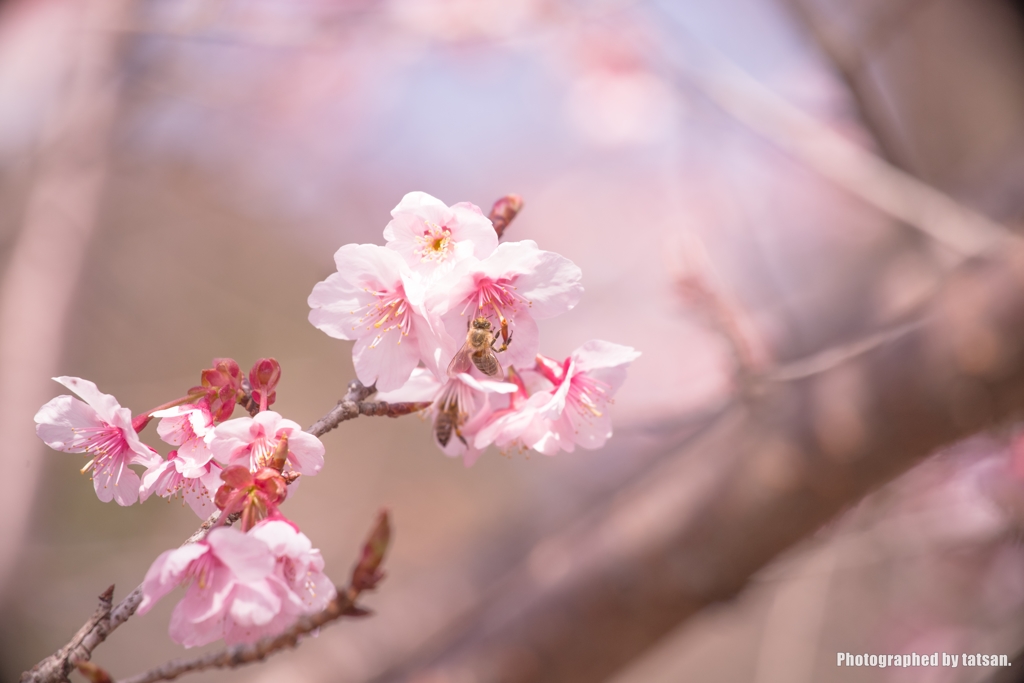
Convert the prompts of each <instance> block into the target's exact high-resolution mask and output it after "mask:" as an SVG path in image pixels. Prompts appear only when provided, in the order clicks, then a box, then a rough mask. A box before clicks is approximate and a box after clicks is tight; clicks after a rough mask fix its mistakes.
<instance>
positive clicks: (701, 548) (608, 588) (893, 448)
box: [379, 240, 1024, 683]
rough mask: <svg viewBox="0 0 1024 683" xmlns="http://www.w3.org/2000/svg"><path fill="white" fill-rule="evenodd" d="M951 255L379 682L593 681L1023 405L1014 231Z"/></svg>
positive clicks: (1022, 277) (1022, 330)
mask: <svg viewBox="0 0 1024 683" xmlns="http://www.w3.org/2000/svg"><path fill="white" fill-rule="evenodd" d="M1005 244H1006V246H1005V248H1004V249H1003V251H1002V254H1001V255H1000V256H999V257H990V258H985V259H980V258H979V259H973V260H971V261H969V262H967V263H965V264H964V265H963V266H961V267H959V268H958V269H956V270H955V271H954V272H953V273H952V274H951V275H950V277H949V279H948V280H947V282H946V283H945V285H944V287H943V288H942V290H941V291H940V293H939V294H937V295H936V297H935V298H934V300H933V301H932V302H931V303H930V304H929V305H928V306H927V307H926V309H925V310H923V311H922V313H921V318H920V323H919V324H916V325H909V326H907V327H906V328H905V330H904V331H901V332H902V333H901V334H899V335H896V336H893V337H892V338H891V339H888V340H885V341H883V342H882V343H879V344H877V345H875V346H873V347H869V348H868V349H867V350H865V351H864V352H863V353H860V354H857V355H852V356H850V357H849V358H848V359H846V360H844V361H843V362H840V363H838V364H835V365H826V366H824V367H823V368H822V369H821V371H820V372H815V373H813V374H810V375H806V376H802V377H800V378H799V379H795V380H793V381H788V382H775V383H770V384H769V385H767V386H766V388H765V393H764V395H763V397H762V399H761V400H760V401H759V402H756V403H752V404H749V405H748V406H746V407H743V408H741V409H738V410H737V411H734V413H733V414H732V415H731V416H730V419H728V420H724V421H723V422H721V423H720V424H718V425H717V426H716V427H715V428H714V429H713V430H712V431H711V432H710V433H709V434H708V435H706V436H705V437H704V438H703V439H702V440H700V441H699V442H698V443H696V444H695V445H693V446H692V447H691V448H689V449H688V450H687V451H686V452H685V453H682V454H680V455H679V456H678V457H676V458H674V459H672V460H670V461H668V462H665V463H664V464H662V465H661V466H659V467H657V468H656V469H655V470H653V471H652V472H651V473H650V474H649V476H647V477H646V478H645V479H643V480H642V481H641V482H639V483H638V484H637V485H636V486H634V487H632V488H630V489H629V490H627V491H624V492H623V493H622V494H621V495H619V496H617V497H616V498H615V499H614V500H612V501H611V502H610V503H608V504H606V505H605V506H604V507H603V508H601V509H600V510H597V511H595V512H593V513H592V514H591V515H590V516H589V517H588V518H587V519H585V520H583V521H581V522H580V523H579V524H577V525H576V526H575V527H573V528H572V529H570V530H568V531H566V532H564V533H560V534H557V535H553V536H551V537H549V538H547V539H545V540H543V541H542V542H541V543H540V544H539V545H538V546H537V547H536V548H535V549H534V551H533V552H532V553H530V554H529V559H528V561H527V562H525V563H524V564H523V565H522V566H521V567H519V568H517V569H516V570H515V571H514V572H513V574H512V575H511V576H510V577H509V578H508V579H507V581H505V582H503V584H502V585H503V586H504V587H503V588H502V589H501V590H500V591H499V592H497V593H496V594H495V595H494V596H492V599H491V600H490V601H489V602H488V604H486V605H485V606H483V607H482V608H480V609H479V611H477V612H476V613H474V614H471V615H469V616H468V617H467V618H466V620H465V622H464V624H463V626H462V627H461V628H458V629H456V630H454V631H453V632H452V633H451V634H449V635H448V636H447V637H446V638H445V639H443V640H442V641H441V642H440V643H439V644H438V646H437V647H436V648H435V649H434V650H432V651H431V652H427V653H424V654H423V655H421V657H419V658H417V659H416V660H414V661H412V662H409V663H407V664H405V665H403V666H400V667H398V668H396V669H395V670H393V671H391V672H389V673H388V674H386V675H384V676H383V677H381V678H380V679H379V680H381V681H399V680H459V681H465V682H467V683H471V682H472V683H482V682H491V681H495V682H496V681H502V683H526V682H530V683H538V682H541V681H559V682H560V683H573V682H575V681H594V680H602V679H604V678H605V677H607V676H609V675H610V674H611V673H613V672H614V671H616V670H618V669H619V668H621V667H622V666H624V665H625V664H626V663H628V662H629V661H631V660H632V659H633V658H635V657H636V656H638V655H639V654H641V653H642V652H643V651H644V650H645V649H646V648H648V647H649V646H650V645H652V644H653V643H654V642H656V641H657V640H658V639H659V638H661V637H662V636H663V635H665V634H666V633H667V632H668V631H670V630H671V629H673V628H675V627H676V626H677V625H678V624H679V623H681V622H682V621H684V620H685V619H686V618H688V617H689V616H691V615H693V614H694V613H696V612H697V611H698V610H700V609H702V608H703V607H705V606H707V605H709V604H712V603H714V602H718V601H721V600H726V599H729V598H731V597H733V596H735V595H736V594H737V593H738V592H739V591H741V590H742V589H743V587H744V585H745V584H746V583H747V581H748V580H749V579H750V577H751V576H752V575H753V574H754V573H755V572H757V571H758V570H759V569H760V568H761V567H763V566H764V565H765V564H767V563H768V562H769V561H771V560H772V558H774V557H775V556H777V555H778V554H779V553H780V552H782V551H783V550H785V549H786V548H788V547H790V546H791V545H793V544H794V543H796V542H797V541H799V540H800V539H802V538H804V537H805V536H807V535H808V534H810V533H813V532H814V531H815V530H816V529H817V528H819V527H820V526H821V525H822V524H823V523H825V522H826V521H828V520H829V519H831V518H832V517H834V516H835V515H837V514H838V513H839V512H841V511H842V510H843V509H844V508H845V507H847V506H849V505H851V504H852V503H854V502H856V501H857V500H859V499H860V498H861V497H862V496H864V495H865V494H866V493H868V492H869V491H871V490H872V489H874V488H876V487H878V486H880V485H881V484H883V483H885V482H886V481H889V480H890V479H892V478H893V477H895V476H897V475H898V474H900V473H901V472H903V471H905V470H906V469H908V468H909V467H911V466H912V465H914V464H915V463H916V462H918V461H919V460H921V459H922V458H924V457H925V456H926V455H928V454H929V453H930V452H932V451H934V450H935V449H937V448H939V447H941V446H944V445H947V444H950V443H952V442H954V441H956V440H958V439H961V438H963V437H965V436H967V435H970V434H972V433H975V432H977V431H979V430H981V429H984V428H986V427H988V426H990V425H992V424H994V423H996V422H998V421H1000V420H1005V419H1007V418H1010V417H1012V416H1013V415H1015V414H1019V412H1020V411H1021V410H1024V247H1021V246H1020V245H1019V244H1017V243H1016V241H1010V240H1008V241H1007V242H1006V243H1005Z"/></svg>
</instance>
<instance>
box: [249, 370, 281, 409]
mask: <svg viewBox="0 0 1024 683" xmlns="http://www.w3.org/2000/svg"><path fill="white" fill-rule="evenodd" d="M280 381H281V364H280V363H278V362H277V360H276V359H274V358H260V359H259V360H258V361H256V362H255V363H254V364H253V366H252V370H250V371H249V387H250V388H251V390H252V400H253V401H255V402H256V403H258V404H259V406H260V410H266V409H267V408H268V407H269V406H271V405H273V404H274V401H276V400H277V391H276V390H277V383H278V382H280Z"/></svg>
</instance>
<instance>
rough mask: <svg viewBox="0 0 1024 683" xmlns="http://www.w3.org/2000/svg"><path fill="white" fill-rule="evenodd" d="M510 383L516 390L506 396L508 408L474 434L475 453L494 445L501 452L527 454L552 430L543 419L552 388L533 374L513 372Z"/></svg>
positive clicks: (491, 416)
mask: <svg viewBox="0 0 1024 683" xmlns="http://www.w3.org/2000/svg"><path fill="white" fill-rule="evenodd" d="M524 378H525V379H526V380H527V381H524ZM509 381H510V382H512V383H514V384H515V385H516V386H517V387H518V389H517V390H516V391H515V392H514V393H512V394H509V402H508V405H507V406H506V407H505V408H502V409H499V410H495V411H494V412H493V413H492V414H491V415H490V416H489V418H488V420H487V423H486V424H485V425H484V426H483V427H481V428H480V430H479V431H478V432H477V433H476V435H475V437H474V442H473V445H474V446H475V447H476V448H478V449H481V450H482V449H484V448H487V446H489V445H491V444H494V445H495V446H497V447H498V448H499V449H501V450H502V451H503V452H507V451H509V450H512V449H517V450H520V451H522V450H526V449H528V448H529V447H530V445H531V444H534V443H536V442H538V441H540V440H541V439H542V438H543V437H544V435H545V434H546V433H547V432H548V430H549V429H550V427H551V421H550V420H549V419H548V418H547V417H546V415H547V414H548V412H549V411H550V409H549V404H550V403H551V400H552V389H553V388H554V384H553V383H552V382H550V381H549V380H547V379H546V378H545V377H543V376H542V375H541V374H540V373H538V372H534V371H532V370H521V371H513V372H511V373H510V374H509ZM527 384H529V387H528V386H527ZM531 388H532V391H531Z"/></svg>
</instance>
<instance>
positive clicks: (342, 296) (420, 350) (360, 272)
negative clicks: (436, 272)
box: [309, 244, 439, 391]
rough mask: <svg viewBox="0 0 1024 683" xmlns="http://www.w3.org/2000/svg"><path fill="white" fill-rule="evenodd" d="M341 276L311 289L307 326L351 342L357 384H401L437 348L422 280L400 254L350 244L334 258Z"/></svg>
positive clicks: (384, 386) (434, 355) (433, 355)
mask: <svg viewBox="0 0 1024 683" xmlns="http://www.w3.org/2000/svg"><path fill="white" fill-rule="evenodd" d="M334 261H335V264H336V265H337V267H338V272H337V273H333V274H332V275H330V276H328V278H327V279H326V280H324V281H323V282H319V283H317V284H316V286H315V287H313V292H312V293H311V294H310V295H309V306H310V308H311V309H312V310H311V311H310V312H309V322H310V323H312V324H313V326H314V327H316V328H318V329H320V330H322V331H323V332H325V333H327V334H328V335H330V336H332V337H334V338H336V339H353V340H355V342H356V344H355V347H354V348H353V349H352V360H353V363H354V365H355V369H356V376H357V377H358V378H359V381H360V382H362V383H363V384H365V385H366V386H370V385H373V384H376V385H377V388H378V389H380V390H381V391H389V390H391V389H397V388H398V387H400V386H402V385H403V384H404V383H405V381H406V380H408V379H409V375H410V374H411V373H412V370H413V368H415V367H416V365H417V364H418V363H419V361H420V359H421V357H422V358H423V359H424V360H428V361H429V360H430V359H433V362H434V363H435V365H436V363H437V362H438V355H439V354H438V353H435V349H436V347H437V346H438V345H437V343H436V342H435V341H434V340H433V336H434V335H433V333H432V332H431V325H430V323H429V322H428V320H427V318H426V312H425V311H424V310H423V307H422V302H423V283H422V280H421V279H420V278H418V277H416V276H415V274H414V273H413V272H412V271H411V270H410V269H409V267H408V266H407V265H406V264H405V261H404V260H403V259H402V257H401V256H400V255H399V254H398V252H396V251H394V250H392V249H388V248H386V247H381V246H378V245H375V244H346V245H345V246H343V247H342V248H341V249H339V250H338V251H337V253H335V255H334Z"/></svg>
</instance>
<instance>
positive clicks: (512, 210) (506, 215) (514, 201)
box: [488, 194, 523, 238]
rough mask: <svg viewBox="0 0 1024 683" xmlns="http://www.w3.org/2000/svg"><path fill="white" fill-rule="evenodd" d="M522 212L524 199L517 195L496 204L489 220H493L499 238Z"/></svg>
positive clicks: (506, 196)
mask: <svg viewBox="0 0 1024 683" xmlns="http://www.w3.org/2000/svg"><path fill="white" fill-rule="evenodd" d="M522 210H523V198H522V197H520V196H519V195H517V194H507V195H505V196H504V197H502V198H501V199H499V200H498V201H496V202H494V206H492V207H491V214H490V215H489V216H488V218H490V219H491V224H492V225H494V232H496V233H498V237H499V238H500V237H501V236H502V234H503V233H504V232H505V228H507V227H508V224H509V223H511V222H512V219H514V218H515V217H516V215H517V214H518V213H519V212H520V211H522Z"/></svg>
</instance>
